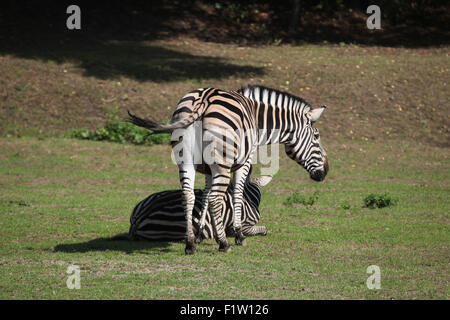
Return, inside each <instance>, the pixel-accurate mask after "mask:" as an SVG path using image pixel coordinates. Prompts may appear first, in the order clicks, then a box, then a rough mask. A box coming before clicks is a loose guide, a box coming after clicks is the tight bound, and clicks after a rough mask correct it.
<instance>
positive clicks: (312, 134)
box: [285, 106, 328, 181]
mask: <svg viewBox="0 0 450 320" xmlns="http://www.w3.org/2000/svg"><path fill="white" fill-rule="evenodd" d="M325 108H326V106H322V107H321V108H317V109H309V108H305V109H303V110H302V111H301V115H300V117H301V119H300V121H299V122H300V123H301V124H303V125H300V126H298V128H297V130H296V131H295V133H294V134H293V135H292V139H291V141H290V142H288V143H286V144H285V151H286V154H287V155H288V157H289V158H291V159H293V160H295V161H296V162H297V163H299V164H300V165H301V166H302V167H303V168H305V169H306V171H308V172H309V175H310V177H311V179H313V180H315V181H322V180H323V179H325V176H326V175H327V173H328V158H327V153H326V152H325V149H324V148H323V147H322V145H321V143H320V135H319V129H317V128H315V127H314V126H313V125H314V122H316V121H317V120H318V119H319V118H320V116H321V114H322V112H323V111H324V110H325Z"/></svg>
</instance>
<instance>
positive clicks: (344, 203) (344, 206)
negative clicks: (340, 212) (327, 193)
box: [341, 202, 352, 210]
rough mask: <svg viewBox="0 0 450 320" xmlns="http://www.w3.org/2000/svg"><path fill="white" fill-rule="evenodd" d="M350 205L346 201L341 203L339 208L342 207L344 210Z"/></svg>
mask: <svg viewBox="0 0 450 320" xmlns="http://www.w3.org/2000/svg"><path fill="white" fill-rule="evenodd" d="M351 207H352V206H351V205H350V203H348V202H343V203H341V208H342V209H344V210H350V208H351Z"/></svg>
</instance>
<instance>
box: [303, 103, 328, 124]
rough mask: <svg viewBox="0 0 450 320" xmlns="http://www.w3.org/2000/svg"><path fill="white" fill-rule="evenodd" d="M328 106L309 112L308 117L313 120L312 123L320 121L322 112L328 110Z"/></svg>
mask: <svg viewBox="0 0 450 320" xmlns="http://www.w3.org/2000/svg"><path fill="white" fill-rule="evenodd" d="M326 107H327V106H325V105H323V106H321V107H320V108H317V109H314V110H311V111H309V112H308V117H309V119H310V120H311V122H316V121H317V120H319V118H320V116H321V115H322V112H323V111H324V110H325V109H326Z"/></svg>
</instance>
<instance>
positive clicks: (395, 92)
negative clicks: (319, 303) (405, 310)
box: [0, 38, 450, 299]
mask: <svg viewBox="0 0 450 320" xmlns="http://www.w3.org/2000/svg"><path fill="white" fill-rule="evenodd" d="M46 50H47V51H46ZM0 66H1V68H0V298H1V299H78V298H85V299H112V298H117V299H130V298H131V299H134V298H136V299H141V298H145V299H177V298H183V299H189V298H193V299H197V298H199V299H222V298H236V297H238V298H242V299H248V298H252V299H347V298H350V299H415V298H421V299H439V298H440V299H448V298H449V294H450V291H449V282H450V277H449V274H450V273H449V271H450V270H449V261H450V259H449V258H450V253H449V252H450V250H449V247H450V232H449V231H450V230H449V229H450V228H449V222H450V219H449V212H450V201H449V194H450V193H449V191H450V170H449V169H450V160H449V156H450V153H449V146H450V142H449V141H450V139H449V137H450V136H449V132H448V127H449V122H450V115H449V113H448V106H449V101H450V96H449V93H448V88H447V87H448V83H449V76H448V74H449V51H448V48H447V47H442V48H428V49H405V48H387V47H368V46H355V45H348V44H343V45H302V46H291V45H285V46H262V47H258V48H257V47H240V46H237V45H233V44H212V43H206V42H200V41H198V40H195V39H189V38H185V39H172V40H166V41H164V42H163V41H155V42H151V43H148V42H145V43H126V42H121V43H113V42H111V43H103V44H97V45H96V46H89V48H85V47H75V46H74V47H70V46H60V45H58V46H55V47H52V46H50V45H48V46H46V45H43V46H42V47H41V48H38V49H36V51H34V49H28V50H20V49H17V50H15V51H14V52H5V51H0ZM247 83H256V84H263V85H266V86H270V87H274V88H277V89H281V90H286V91H289V92H291V93H293V94H296V95H300V96H302V97H303V98H305V99H306V100H307V101H309V102H311V103H312V104H313V105H314V106H318V105H319V104H327V105H328V107H329V108H328V109H327V111H326V112H325V113H324V115H323V117H322V119H321V120H320V121H319V123H318V124H317V126H318V127H319V129H320V131H321V137H322V138H321V139H322V142H323V144H324V146H325V147H326V149H327V152H328V154H329V161H330V172H329V174H328V177H327V179H326V180H325V181H324V182H322V183H315V182H313V181H311V180H310V179H309V177H308V175H307V173H306V171H304V170H303V169H302V168H300V167H299V166H298V165H296V164H295V163H294V162H292V161H291V160H289V159H288V158H287V157H286V155H284V153H283V152H282V151H281V152H280V170H279V172H278V173H277V174H276V175H275V177H274V178H273V180H272V182H271V183H270V184H269V185H268V186H266V187H265V188H264V191H263V195H262V203H261V207H260V208H261V213H262V220H261V222H260V224H261V225H265V226H267V227H268V230H269V234H268V235H267V236H265V237H253V238H248V241H247V242H248V246H246V247H236V246H232V251H231V253H229V254H220V253H219V252H218V251H217V245H216V243H215V242H214V241H213V240H208V241H205V242H204V243H202V244H201V245H200V246H199V247H198V252H197V254H196V255H194V256H185V255H184V244H183V243H182V242H153V243H152V242H123V241H111V240H109V238H110V237H112V236H114V235H117V234H121V233H125V232H127V231H128V226H129V216H130V214H131V210H132V208H133V207H134V205H135V204H136V203H137V202H138V201H140V200H141V199H143V198H144V197H146V196H147V195H149V194H150V193H153V192H157V191H161V190H167V189H177V188H179V182H178V175H177V168H176V166H175V165H174V164H172V163H171V161H170V147H168V146H167V145H156V146H133V145H121V144H114V143H107V142H94V141H81V140H75V139H68V138H67V136H68V131H69V130H70V129H75V128H81V127H87V128H90V129H94V128H98V127H99V126H102V125H103V124H104V123H105V121H107V119H110V118H114V117H118V118H119V119H120V118H124V117H125V110H126V108H127V107H129V108H131V109H132V110H133V111H135V112H136V113H138V114H140V115H151V116H153V117H154V118H156V119H157V120H161V121H166V120H167V119H168V118H169V117H170V115H171V113H172V112H173V110H174V108H175V106H176V103H177V101H178V100H179V99H180V98H181V97H182V96H183V94H185V93H186V92H188V91H189V90H191V89H194V88H197V87H205V86H215V87H220V88H224V89H236V88H239V87H240V86H242V85H246V84H247ZM201 181H202V179H201V178H200V177H199V178H198V179H197V182H198V187H202V183H201ZM295 192H298V193H300V194H302V195H306V196H309V195H312V194H314V192H316V194H317V195H318V199H317V201H316V202H315V203H314V204H313V205H312V206H304V205H301V204H294V205H292V206H290V205H286V204H284V202H285V201H286V199H287V198H288V197H289V196H290V195H292V194H294V193H295ZM383 192H389V194H391V195H392V196H394V197H395V198H397V199H398V204H397V205H396V206H393V207H388V208H383V209H373V210H371V209H367V208H364V207H363V198H364V197H365V196H366V195H368V194H369V193H383ZM230 241H231V242H232V243H234V241H233V240H232V239H230ZM71 264H76V265H78V266H80V268H81V289H80V290H69V289H68V288H67V287H66V279H67V276H68V275H67V274H66V270H67V267H68V266H69V265H71ZM370 265H377V266H379V267H380V269H381V289H380V290H369V289H368V288H367V287H366V279H367V278H368V277H369V274H367V273H366V269H367V267H368V266H370Z"/></svg>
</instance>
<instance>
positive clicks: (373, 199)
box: [364, 192, 397, 209]
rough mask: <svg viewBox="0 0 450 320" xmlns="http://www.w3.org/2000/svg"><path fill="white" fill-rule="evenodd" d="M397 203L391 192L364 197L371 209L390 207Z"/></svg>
mask: <svg viewBox="0 0 450 320" xmlns="http://www.w3.org/2000/svg"><path fill="white" fill-rule="evenodd" d="M396 204H397V199H395V198H394V197H392V196H391V195H390V194H389V193H387V192H385V193H382V194H373V193H371V194H369V195H367V196H366V197H365V198H364V206H365V207H367V208H370V209H375V208H384V207H390V206H393V205H396Z"/></svg>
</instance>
